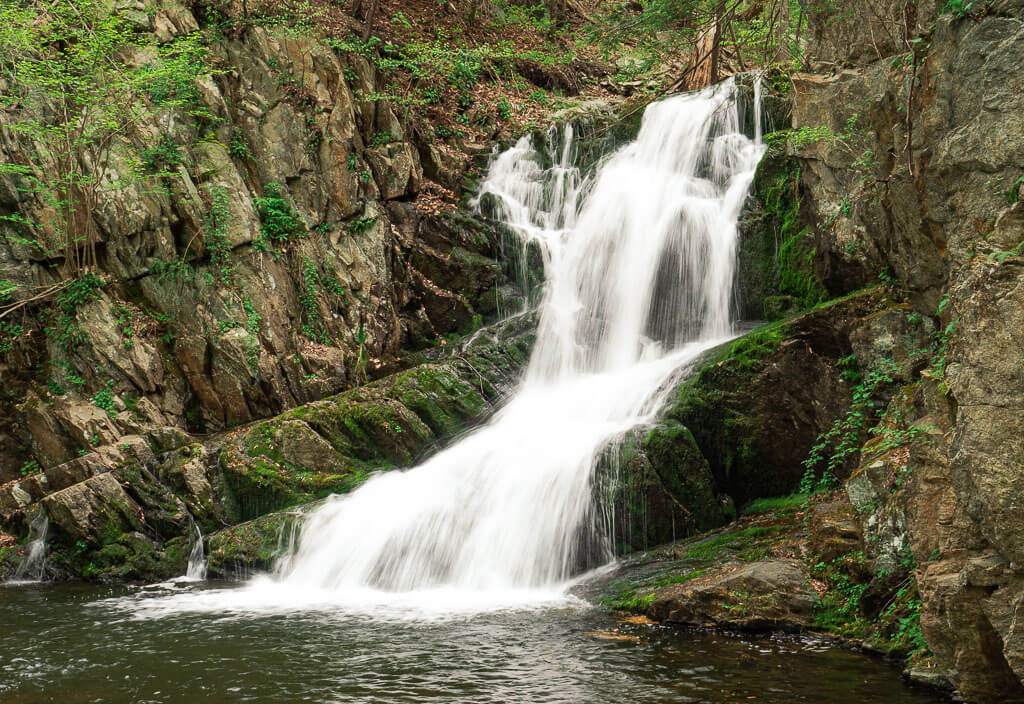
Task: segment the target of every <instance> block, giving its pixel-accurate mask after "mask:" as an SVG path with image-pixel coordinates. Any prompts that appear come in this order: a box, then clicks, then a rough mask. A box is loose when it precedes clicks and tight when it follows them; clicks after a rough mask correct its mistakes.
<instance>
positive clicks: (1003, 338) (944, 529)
mask: <svg viewBox="0 0 1024 704" xmlns="http://www.w3.org/2000/svg"><path fill="white" fill-rule="evenodd" d="M939 5H941V3H939V4H937V3H913V4H907V3H886V2H873V3H860V4H857V6H856V7H852V6H851V9H849V11H848V12H845V13H839V14H836V13H831V14H829V12H828V11H827V10H824V11H821V12H814V11H812V12H810V14H809V16H808V19H809V23H810V24H809V26H810V33H811V37H812V40H813V49H812V53H814V54H815V58H816V59H817V60H818V63H817V64H814V63H813V62H812V66H813V67H814V68H815V70H816V71H818V73H814V74H802V75H797V76H794V78H793V94H792V96H793V125H794V128H795V130H796V131H795V132H794V135H795V138H791V140H790V148H789V153H790V154H791V155H793V156H794V157H795V158H796V160H797V162H798V163H799V165H800V174H801V175H800V178H801V188H802V189H803V190H802V193H803V194H804V195H805V196H806V199H807V202H808V203H809V204H810V205H811V206H812V207H811V210H813V211H815V212H814V213H813V217H811V218H810V220H809V222H810V223H811V224H813V226H814V229H815V242H816V253H815V258H816V261H815V265H816V270H817V272H818V274H819V276H820V277H821V279H822V281H823V283H824V284H825V285H826V286H827V288H828V289H829V291H830V293H833V294H837V293H842V292H845V291H848V290H852V289H855V288H858V287H860V286H863V285H865V284H867V283H870V282H872V281H874V280H876V279H877V278H878V277H880V278H881V279H882V280H883V281H888V282H892V283H893V284H894V285H896V286H898V287H899V288H900V289H902V290H903V291H904V292H905V293H906V296H907V300H908V302H909V305H910V307H912V308H913V309H914V312H913V313H912V314H910V313H904V314H901V315H903V320H902V321H900V320H896V319H894V320H882V319H881V318H879V319H877V320H875V321H872V324H871V325H869V326H867V327H865V328H864V329H862V331H861V332H860V333H858V334H857V335H854V336H853V338H852V340H851V341H852V343H853V346H854V348H855V351H856V353H857V356H858V359H859V360H862V359H863V358H865V357H870V356H875V357H879V358H884V359H892V360H894V361H895V363H897V364H898V365H899V366H900V376H901V377H902V379H903V381H904V383H906V384H908V387H907V388H906V389H905V390H904V392H903V395H902V396H900V395H897V397H895V398H894V399H893V401H892V403H891V404H890V406H889V410H888V411H887V413H886V417H887V418H889V419H896V420H895V421H892V422H893V425H892V427H891V428H890V429H889V431H886V433H887V435H886V436H887V437H889V438H890V440H893V439H895V438H898V439H897V440H895V441H894V442H890V443H889V445H888V446H886V444H885V443H884V442H880V441H873V442H872V443H869V444H868V445H867V446H865V448H864V450H863V452H862V453H861V454H862V458H861V467H860V468H859V469H857V470H856V471H855V472H854V474H853V476H852V478H851V479H850V480H849V481H848V483H847V490H848V493H849V495H850V498H851V499H852V500H853V503H854V504H855V506H857V508H858V510H859V512H860V514H861V523H862V526H863V530H864V535H865V543H864V545H865V547H864V549H865V551H866V553H867V554H868V556H869V557H870V559H871V561H872V564H873V566H874V569H876V570H879V571H881V572H885V571H890V572H891V571H893V570H895V571H897V572H899V571H904V572H907V574H908V575H909V574H913V575H914V576H915V577H916V582H917V586H918V588H919V590H920V593H921V598H922V602H923V608H922V614H921V625H922V629H923V632H924V635H925V637H926V639H927V641H928V644H929V646H930V648H931V650H932V651H933V652H934V653H935V655H936V657H937V659H938V661H939V663H940V665H941V666H942V667H944V668H946V669H947V670H948V675H949V678H950V679H951V681H952V682H953V683H954V684H955V685H956V686H957V687H958V688H959V690H960V691H961V693H962V694H963V696H964V697H965V698H966V699H967V700H969V701H979V702H988V701H992V702H995V701H1018V700H1024V686H1022V684H1021V683H1022V681H1024V680H1022V674H1024V673H1022V671H1021V667H1020V657H1019V652H1020V651H1021V648H1022V646H1021V643H1022V641H1021V640H1020V638H1021V636H1020V635H1019V634H1018V632H1017V631H1016V629H1015V628H1014V626H1013V624H1014V623H1015V622H1014V616H1015V614H1016V609H1017V604H1018V602H1019V598H1020V593H1021V592H1020V587H1019V583H1020V580H1021V579H1022V574H1021V572H1020V568H1019V565H1020V564H1021V558H1022V557H1024V553H1022V552H1021V544H1022V538H1024V534H1022V527H1021V526H1022V524H1021V520H1020V511H1019V510H1018V505H1019V503H1020V497H1021V495H1022V489H1024V485H1022V484H1021V481H1022V479H1021V478H1022V477H1024V444H1022V443H1024V440H1022V434H1021V432H1020V428H1021V427H1022V419H1024V396H1022V394H1024V377H1022V374H1024V371H1022V370H1024V366H1022V363H1021V349H1024V347H1022V342H1024V340H1022V339H1021V334H1022V327H1021V325H1022V323H1021V321H1022V320H1024V297H1022V294H1021V290H1022V285H1021V281H1022V280H1024V278H1022V274H1024V269H1022V261H1021V257H1020V254H1021V253H1020V251H1019V250H1020V245H1021V242H1022V241H1024V226H1022V221H1021V206H1020V204H1019V202H1018V201H1019V199H1020V193H1019V190H1020V185H1021V184H1020V181H1019V178H1020V175H1021V165H1022V163H1024V122H1022V119H1024V117H1022V116H1024V102H1022V101H1024V92H1022V88H1024V85H1022V83H1021V81H1022V80H1024V78H1022V74H1021V71H1020V66H1021V65H1022V63H1021V62H1022V60H1024V34H1022V31H1024V25H1022V23H1021V19H1022V17H1024V4H1022V3H1020V2H1019V0H1000V1H997V2H993V3H990V4H988V5H987V6H986V8H985V11H984V12H976V13H967V14H966V15H964V16H961V17H957V16H954V15H953V14H951V13H945V14H940V13H941V11H942V7H940V6H939ZM908 12H909V14H907V13H908ZM887 28H888V29H887ZM894 29H898V30H899V31H896V32H894V31H893V30H894ZM825 71H828V73H825ZM816 130H817V131H816ZM894 314H895V313H886V314H885V315H888V316H891V315H894ZM876 324H880V327H878V328H877V329H876ZM893 333H895V334H893ZM929 335H931V336H933V337H935V338H936V339H937V340H938V343H937V345H935V346H932V348H931V349H932V351H931V352H930V353H929V354H928V355H927V357H928V359H926V360H924V361H926V364H924V365H922V364H921V363H920V362H919V360H918V359H915V357H916V355H915V354H914V349H915V348H920V347H922V346H923V347H927V346H928V345H922V343H923V342H925V341H926V340H927V337H928V336H929ZM925 367H927V368H925ZM922 373H923V378H922ZM888 422H890V421H887V423H888ZM900 433H902V434H900ZM908 565H909V567H908Z"/></svg>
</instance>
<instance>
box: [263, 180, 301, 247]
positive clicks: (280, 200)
mask: <svg viewBox="0 0 1024 704" xmlns="http://www.w3.org/2000/svg"><path fill="white" fill-rule="evenodd" d="M263 193H264V195H263V197H262V198H256V199H255V203H256V212H258V213H259V216H260V221H261V222H262V223H263V228H262V233H261V234H262V236H263V238H264V240H265V241H266V242H267V243H269V244H270V245H275V244H277V245H280V244H284V243H286V242H288V241H289V240H292V239H295V238H298V237H302V236H303V235H305V234H306V226H305V225H304V224H303V223H302V220H301V219H300V218H299V216H298V214H297V213H296V212H295V211H294V210H292V207H291V205H290V204H289V203H288V201H287V200H286V199H285V198H284V197H283V196H282V195H281V185H280V184H278V183H268V184H267V185H265V186H264V187H263Z"/></svg>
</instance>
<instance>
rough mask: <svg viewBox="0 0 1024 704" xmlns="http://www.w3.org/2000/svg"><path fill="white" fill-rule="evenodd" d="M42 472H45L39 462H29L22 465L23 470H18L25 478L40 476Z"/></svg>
mask: <svg viewBox="0 0 1024 704" xmlns="http://www.w3.org/2000/svg"><path fill="white" fill-rule="evenodd" d="M41 471H43V469H42V467H40V466H39V463H38V462H37V461H35V460H28V461H27V462H25V463H24V464H23V465H21V468H20V469H19V470H18V473H19V474H20V475H21V476H23V477H28V476H31V475H33V474H38V473H39V472H41Z"/></svg>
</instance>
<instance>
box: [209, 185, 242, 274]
mask: <svg viewBox="0 0 1024 704" xmlns="http://www.w3.org/2000/svg"><path fill="white" fill-rule="evenodd" d="M207 193H208V194H209V198H210V203H209V207H208V208H207V210H206V223H205V227H204V229H203V243H204V244H205V246H206V252H207V255H208V256H209V258H210V263H211V264H212V265H213V266H214V269H215V270H216V272H217V280H218V281H219V282H220V283H222V284H225V285H226V284H230V283H232V282H233V281H234V276H235V265H234V264H232V263H231V240H230V238H229V237H228V224H229V223H230V222H231V206H230V203H229V201H228V192H227V190H225V189H224V188H222V187H220V186H211V187H210V188H209V189H208V190H207Z"/></svg>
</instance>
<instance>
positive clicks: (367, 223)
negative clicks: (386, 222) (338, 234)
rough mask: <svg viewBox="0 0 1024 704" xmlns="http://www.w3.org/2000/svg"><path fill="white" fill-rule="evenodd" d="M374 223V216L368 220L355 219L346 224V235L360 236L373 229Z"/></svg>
mask: <svg viewBox="0 0 1024 704" xmlns="http://www.w3.org/2000/svg"><path fill="white" fill-rule="evenodd" d="M375 222H377V216H376V215H374V216H371V217H368V218H357V219H355V220H353V221H352V222H350V223H349V224H348V228H347V229H348V233H349V234H350V235H361V234H363V233H364V232H366V231H367V230H369V229H370V228H371V227H373V223H375Z"/></svg>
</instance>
